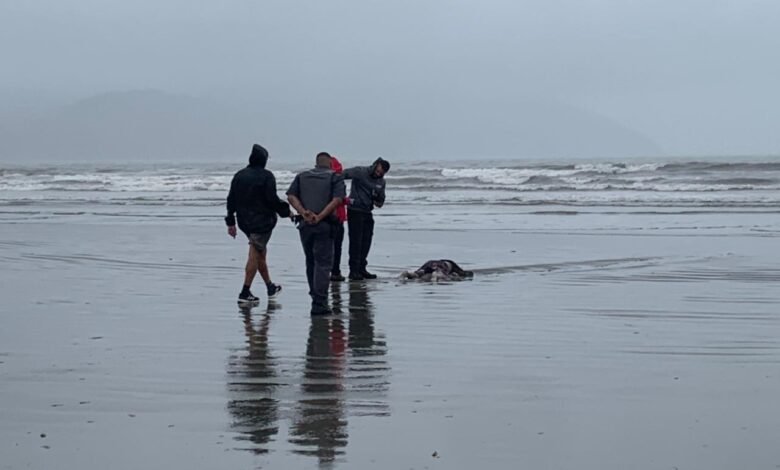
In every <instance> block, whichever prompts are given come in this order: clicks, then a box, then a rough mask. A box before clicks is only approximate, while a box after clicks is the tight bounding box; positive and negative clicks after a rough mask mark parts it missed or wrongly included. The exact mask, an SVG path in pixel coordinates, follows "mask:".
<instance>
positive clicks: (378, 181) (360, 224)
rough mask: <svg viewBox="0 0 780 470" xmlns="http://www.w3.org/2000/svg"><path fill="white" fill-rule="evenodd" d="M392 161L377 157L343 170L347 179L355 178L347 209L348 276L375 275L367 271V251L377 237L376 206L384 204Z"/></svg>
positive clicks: (371, 276) (371, 277) (364, 276)
mask: <svg viewBox="0 0 780 470" xmlns="http://www.w3.org/2000/svg"><path fill="white" fill-rule="evenodd" d="M388 171H390V162H388V161H387V160H385V159H383V158H377V159H376V161H374V163H373V164H372V165H371V166H356V167H353V168H348V169H346V170H344V179H348V180H352V188H351V191H350V193H349V209H348V211H347V227H348V233H349V279H350V280H352V281H361V280H363V279H376V274H372V273H370V272H368V252H369V251H370V250H371V242H372V240H373V238H374V216H373V210H374V207H382V206H384V204H385V173H387V172H388Z"/></svg>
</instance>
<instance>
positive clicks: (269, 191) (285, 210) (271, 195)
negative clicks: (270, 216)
mask: <svg viewBox="0 0 780 470" xmlns="http://www.w3.org/2000/svg"><path fill="white" fill-rule="evenodd" d="M264 198H265V202H266V204H267V207H270V208H272V209H273V211H274V212H276V213H277V214H279V217H290V204H288V203H287V202H285V201H282V200H281V199H279V195H278V194H276V178H275V177H274V175H273V174H271V175H270V176H269V180H268V184H266V185H265V194H264Z"/></svg>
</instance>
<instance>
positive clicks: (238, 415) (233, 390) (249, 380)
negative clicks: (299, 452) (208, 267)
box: [227, 304, 279, 454]
mask: <svg viewBox="0 0 780 470" xmlns="http://www.w3.org/2000/svg"><path fill="white" fill-rule="evenodd" d="M273 310H274V306H273V304H269V307H268V309H267V310H266V311H265V312H264V313H263V315H262V316H261V317H260V322H259V325H258V326H257V327H255V326H254V323H253V321H252V310H251V307H249V308H242V309H241V313H242V316H243V319H244V331H245V333H246V345H247V347H246V354H245V355H243V356H240V357H238V356H232V357H231V358H230V361H229V362H228V370H227V374H228V390H229V392H230V395H231V397H232V398H231V400H230V401H229V402H228V411H230V414H231V415H232V417H233V421H232V424H231V428H232V429H233V430H234V431H237V432H238V433H239V434H238V436H239V437H237V439H240V440H246V441H250V442H251V443H252V445H251V446H250V447H248V450H251V451H252V452H254V453H257V454H264V453H266V452H268V450H269V449H268V443H269V442H270V441H271V439H272V438H273V437H274V436H275V435H276V434H277V433H278V432H279V425H278V424H277V420H278V415H279V410H278V408H279V402H278V400H277V399H276V398H275V397H274V394H275V391H276V388H277V387H278V386H279V384H278V383H277V381H276V380H275V378H276V377H277V371H276V360H275V359H274V357H273V356H272V355H271V353H270V351H269V349H268V329H269V327H270V325H271V317H272V313H273Z"/></svg>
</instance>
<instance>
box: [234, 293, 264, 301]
mask: <svg viewBox="0 0 780 470" xmlns="http://www.w3.org/2000/svg"><path fill="white" fill-rule="evenodd" d="M258 302H260V299H258V298H257V297H255V296H254V295H252V293H251V292H249V291H247V292H242V293H240V294H238V303H240V304H256V303H258Z"/></svg>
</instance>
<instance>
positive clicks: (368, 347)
mask: <svg viewBox="0 0 780 470" xmlns="http://www.w3.org/2000/svg"><path fill="white" fill-rule="evenodd" d="M348 346H349V351H350V361H349V375H350V377H351V378H352V391H353V393H352V395H353V397H352V400H351V401H352V405H353V407H354V408H357V410H356V412H357V413H358V414H360V415H363V416H385V415H388V414H389V407H388V406H387V403H386V402H385V400H384V394H385V392H386V391H387V388H388V386H389V371H390V367H389V366H388V364H387V357H386V355H387V343H386V341H385V338H384V335H382V334H381V333H375V331H374V305H373V304H372V303H371V299H370V297H369V290H368V286H367V285H365V284H352V285H350V290H349V339H348Z"/></svg>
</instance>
